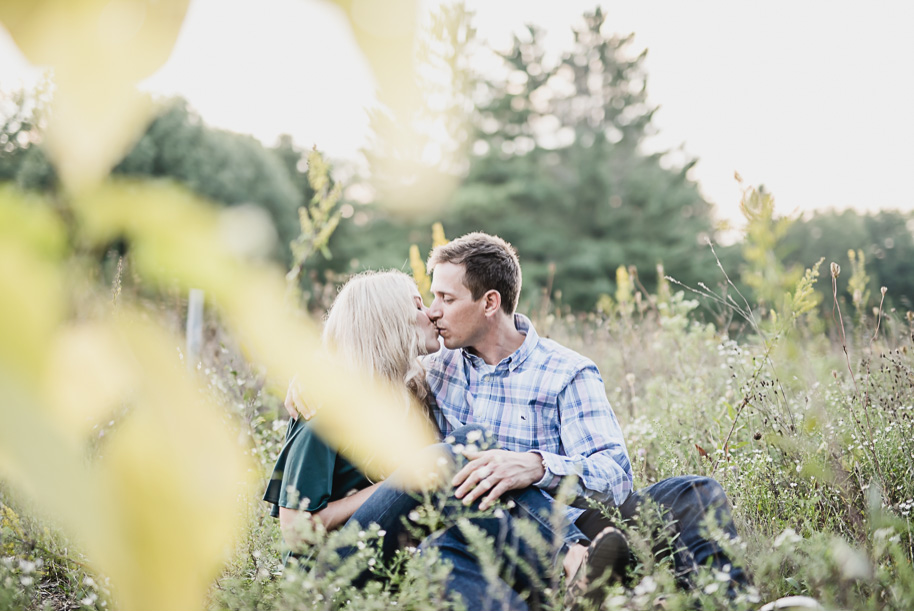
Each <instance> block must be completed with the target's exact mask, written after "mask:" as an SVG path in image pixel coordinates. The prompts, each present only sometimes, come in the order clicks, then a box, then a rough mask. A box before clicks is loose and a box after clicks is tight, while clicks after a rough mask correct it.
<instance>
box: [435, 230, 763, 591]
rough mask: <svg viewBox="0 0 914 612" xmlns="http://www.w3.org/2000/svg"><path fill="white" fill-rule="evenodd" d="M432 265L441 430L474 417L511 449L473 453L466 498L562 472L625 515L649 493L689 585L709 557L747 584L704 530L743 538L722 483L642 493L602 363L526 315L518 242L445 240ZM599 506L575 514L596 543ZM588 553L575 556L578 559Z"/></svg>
mask: <svg viewBox="0 0 914 612" xmlns="http://www.w3.org/2000/svg"><path fill="white" fill-rule="evenodd" d="M428 268H429V272H430V273H432V274H433V280H432V293H433V295H434V301H433V302H432V304H431V306H430V308H429V317H430V318H431V319H432V321H433V322H435V324H436V326H437V327H438V330H439V335H440V336H441V339H442V341H443V344H444V348H443V349H442V350H440V351H439V352H438V353H436V354H434V355H431V356H430V357H429V358H428V360H427V362H426V367H427V380H428V382H429V386H430V387H431V390H432V393H433V394H434V397H435V400H436V402H437V410H436V416H437V419H438V425H439V428H440V429H441V432H442V434H444V435H445V436H447V435H448V433H449V432H450V431H452V430H454V429H455V428H457V427H460V426H462V425H466V424H468V423H475V424H478V425H483V426H484V427H486V428H487V429H488V430H489V431H491V432H492V434H493V435H494V437H495V439H496V441H497V443H498V444H499V445H500V446H501V449H499V450H488V451H483V452H480V453H475V454H472V455H469V456H468V458H469V459H471V461H470V462H469V463H468V464H467V465H466V466H465V467H463V469H461V470H460V471H459V472H458V473H457V474H456V476H455V477H454V479H453V482H452V484H453V486H454V487H456V492H455V495H456V497H457V498H460V499H462V500H464V502H465V503H468V504H469V503H473V502H475V501H477V500H479V507H480V509H485V508H487V507H489V506H490V505H491V504H492V503H494V501H495V500H496V499H498V498H499V497H500V496H502V495H504V494H505V493H506V492H508V491H517V490H522V489H524V488H525V487H528V486H531V485H532V486H534V487H537V488H539V489H541V490H543V491H545V492H547V493H554V492H555V490H556V489H557V487H558V486H559V484H560V482H561V481H562V479H563V477H565V476H572V475H573V476H576V477H577V479H578V485H577V486H578V491H577V493H578V494H579V495H581V496H584V497H589V498H591V499H594V500H596V501H600V502H604V503H606V504H607V505H609V506H615V507H617V508H618V509H619V511H620V514H621V516H622V518H623V519H625V520H629V519H632V518H634V517H635V516H636V515H637V514H638V512H639V509H640V507H641V505H642V504H643V503H644V502H646V501H650V502H653V503H657V504H659V506H660V507H661V509H662V510H663V511H664V513H665V519H666V520H667V521H672V522H673V524H674V525H675V527H676V528H677V531H676V532H675V533H673V534H671V535H672V537H673V540H674V550H675V552H674V563H675V565H676V569H677V571H678V573H679V576H680V577H681V578H682V579H683V582H684V583H686V584H687V583H688V578H689V576H690V575H691V574H693V573H694V572H695V571H697V569H698V567H699V566H701V565H702V564H704V563H706V562H708V563H711V564H712V565H713V566H714V567H716V568H717V569H720V570H723V571H725V572H727V573H729V575H730V577H731V590H734V591H735V589H739V588H742V587H743V586H745V585H746V584H747V579H746V577H745V575H744V573H743V572H742V570H741V569H740V568H737V567H733V565H732V564H731V563H730V562H729V559H727V557H726V555H725V554H724V553H723V551H722V550H721V548H720V546H719V545H718V544H717V543H716V542H712V541H709V540H707V539H706V538H705V537H703V536H702V535H701V525H702V524H703V522H704V520H705V518H706V515H708V513H710V514H711V515H713V517H714V518H715V519H716V521H717V522H718V524H719V525H720V526H721V528H722V529H723V531H724V533H726V534H727V535H728V536H729V537H731V538H733V537H736V531H735V528H734V526H733V523H732V519H731V517H730V511H729V505H728V502H727V499H726V495H725V494H724V492H723V490H722V489H721V487H720V485H719V484H718V483H717V482H716V481H714V480H712V479H709V478H700V477H688V476H687V477H677V478H671V479H667V480H665V481H662V482H660V483H657V484H655V485H653V486H651V487H648V488H647V489H644V490H642V491H639V492H637V493H635V494H632V471H631V463H630V461H629V458H628V453H627V451H626V448H625V442H624V440H623V437H622V432H621V430H620V428H619V424H618V422H617V420H616V418H615V415H614V414H613V411H612V408H611V407H610V405H609V402H608V400H607V398H606V391H605V387H604V384H603V380H602V379H601V377H600V374H599V372H598V370H597V368H596V366H595V365H594V363H593V362H592V361H591V360H589V359H587V358H585V357H582V356H581V355H579V354H577V353H575V352H574V351H571V350H569V349H567V348H565V347H563V346H561V345H559V344H558V343H556V342H553V341H551V340H547V339H543V338H540V337H539V336H538V335H537V333H536V330H535V329H534V328H533V326H532V324H531V323H530V320H529V319H527V318H526V317H524V316H523V315H520V314H515V309H516V307H517V300H518V296H519V294H520V289H521V271H520V265H519V262H518V260H517V256H516V254H515V252H514V249H513V248H512V247H511V246H510V245H509V244H508V243H506V242H505V241H504V240H502V239H500V238H498V237H495V236H489V235H487V234H482V233H473V234H468V235H466V236H463V237H462V238H459V239H457V240H454V241H452V242H450V243H448V244H446V245H444V246H440V247H438V248H436V249H435V250H434V251H433V252H432V254H431V256H430V257H429V261H428ZM595 514H596V515H597V516H598V513H595V512H593V511H591V512H588V513H586V514H585V512H584V511H583V510H580V509H577V508H573V507H568V508H567V509H566V515H567V517H568V518H569V520H570V521H572V522H574V521H579V526H580V527H581V528H582V530H583V531H584V532H585V534H586V535H587V536H588V537H590V538H591V539H594V540H595V541H596V539H597V538H596V537H597V534H598V533H599V532H600V530H602V529H603V528H604V527H605V526H606V522H605V521H603V520H601V519H599V518H597V519H596V520H595V516H594V515H595ZM582 515H584V516H583V517H582ZM619 540H620V538H619V537H618V536H615V535H614V539H613V540H612V541H611V542H610V545H611V546H616V547H618V546H619V545H620V541H619ZM623 545H624V544H623ZM592 548H593V547H592ZM605 548H606V546H604V549H603V550H600V551H597V552H598V553H600V554H603V555H606V554H610V555H611V557H610V559H609V563H616V560H617V559H618V556H617V555H618V551H611V550H610V551H607V550H606V549H605ZM579 550H580V549H572V551H571V553H572V554H573V556H576V557H579V556H580V553H579V552H576V551H579ZM593 552H594V551H593V550H591V553H593ZM625 552H626V555H627V550H626V551H625ZM576 561H577V562H579V561H580V559H579V558H578V559H576ZM603 561H604V562H605V561H606V559H605V558H604V559H603ZM567 566H568V564H567V563H566V567H567ZM600 569H602V568H600ZM596 575H598V574H596ZM572 586H573V587H575V588H581V587H582V586H583V588H584V589H585V590H584V591H583V593H584V594H587V592H586V585H579V584H573V585H572Z"/></svg>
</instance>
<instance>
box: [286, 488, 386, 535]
mask: <svg viewBox="0 0 914 612" xmlns="http://www.w3.org/2000/svg"><path fill="white" fill-rule="evenodd" d="M380 485H381V483H380V482H376V483H375V484H373V485H371V486H370V487H367V488H364V489H362V490H361V491H358V492H357V493H353V494H352V495H350V496H348V497H344V498H343V499H338V500H336V501H332V502H330V503H328V504H327V505H326V506H324V507H323V508H321V509H320V510H318V511H317V512H314V513H311V512H304V511H301V510H295V509H293V508H283V507H280V508H279V527H280V529H281V530H282V537H283V538H284V539H285V541H286V544H288V545H289V547H290V548H292V549H295V548H297V547H298V544H299V535H298V529H296V523H297V522H298V520H299V517H301V516H302V515H304V516H306V517H308V518H309V519H310V520H314V519H318V520H319V521H320V522H321V523H322V524H323V525H324V527H325V528H326V529H327V531H333V530H334V529H338V528H339V527H342V526H343V524H344V523H345V522H346V521H348V520H349V517H350V516H352V515H353V514H354V513H355V511H356V510H358V509H359V507H360V506H361V505H362V504H363V503H365V500H366V499H368V498H369V497H371V494H372V493H374V492H375V489H377V488H378V487H379V486H380Z"/></svg>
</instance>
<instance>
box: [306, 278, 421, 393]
mask: <svg viewBox="0 0 914 612" xmlns="http://www.w3.org/2000/svg"><path fill="white" fill-rule="evenodd" d="M415 291H416V283H415V282H414V281H413V279H412V278H410V277H409V276H407V275H406V274H404V273H403V272H399V271H396V270H388V271H380V272H374V271H372V272H363V273H361V274H358V275H356V276H353V277H352V278H351V279H349V282H347V283H346V284H345V285H344V286H343V288H342V289H341V290H340V292H339V295H337V296H336V299H335V300H334V301H333V305H332V306H330V310H329V312H328V313H327V320H326V323H325V324H324V333H323V340H324V344H325V346H328V347H331V348H333V349H335V350H336V351H338V352H339V354H340V355H341V356H342V357H343V359H344V360H346V361H347V362H349V363H350V364H351V365H353V366H355V367H361V368H365V369H367V370H368V371H370V372H373V373H374V374H375V375H377V376H380V377H382V378H383V379H386V380H388V381H390V382H391V383H394V384H397V383H399V384H404V385H405V386H406V389H407V390H408V391H409V392H410V393H412V394H413V395H414V396H415V398H416V399H417V400H419V402H420V403H421V404H423V405H424V404H425V399H426V397H427V396H428V386H427V384H426V382H425V368H423V367H422V363H421V362H420V361H419V355H420V354H422V353H424V352H425V343H424V342H423V341H422V340H421V337H420V330H419V328H418V326H417V325H416V302H415V298H414V296H415V295H416V293H415Z"/></svg>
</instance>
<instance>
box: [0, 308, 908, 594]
mask: <svg viewBox="0 0 914 612" xmlns="http://www.w3.org/2000/svg"><path fill="white" fill-rule="evenodd" d="M648 298H649V299H648ZM689 298H690V296H687V295H686V294H684V293H681V292H680V293H676V294H672V295H667V296H666V297H664V298H658V297H657V296H648V297H647V298H644V300H643V301H642V302H640V303H639V304H638V305H637V307H635V308H629V309H627V310H618V311H616V312H609V313H600V314H597V313H591V314H587V315H572V314H568V313H562V312H561V311H560V310H556V309H554V307H553V306H551V305H550V306H549V307H548V308H543V309H541V311H540V315H539V316H537V320H536V321H535V323H536V326H537V329H538V330H539V331H540V333H541V335H543V336H548V337H551V338H553V339H555V340H557V341H559V342H562V343H563V344H566V345H568V346H570V347H572V348H574V349H575V350H578V351H579V352H581V353H583V354H585V355H587V356H589V357H591V358H592V359H593V360H594V361H595V362H596V363H597V365H598V366H599V368H600V370H601V372H602V374H603V377H604V381H605V383H606V388H607V394H608V396H609V398H610V401H611V403H612V405H613V407H614V409H615V411H616V414H617V416H618V418H619V420H620V422H621V424H622V428H623V431H624V433H625V437H626V442H627V445H628V450H629V453H630V456H631V458H632V462H633V468H634V473H635V486H636V487H639V488H640V487H644V486H647V485H649V484H651V483H653V482H657V481H658V480H661V479H663V478H666V477H669V476H675V475H680V474H701V475H709V476H713V477H714V478H716V479H718V480H719V481H720V482H721V484H722V485H723V486H724V488H725V490H726V491H727V494H728V495H729V497H730V500H731V503H732V506H733V514H734V518H735V520H736V523H737V527H738V531H739V534H740V537H739V539H738V540H737V541H733V542H727V543H726V545H727V547H728V548H729V549H730V552H731V556H732V558H733V559H735V560H737V561H738V562H740V563H742V564H743V565H744V566H745V567H746V568H747V569H748V571H749V573H750V575H751V576H752V579H753V583H754V586H755V589H756V591H757V592H756V593H754V594H752V593H750V594H749V596H748V597H742V598H741V599H738V600H737V601H735V602H734V601H729V600H727V599H726V597H725V595H724V591H725V588H724V586H725V585H724V582H723V577H722V576H718V575H715V574H714V573H713V572H710V571H706V572H703V573H702V574H701V575H700V576H699V577H698V578H697V579H696V581H695V585H694V588H692V589H690V590H688V591H685V590H682V589H681V588H679V587H678V586H677V584H676V580H675V578H674V576H673V573H672V571H671V567H670V561H669V559H668V558H666V559H665V558H655V557H654V555H653V554H652V553H651V549H652V548H653V544H654V542H653V541H652V538H651V533H652V531H653V527H654V526H652V525H650V524H645V525H641V526H638V527H635V528H632V529H630V530H629V533H628V535H629V539H630V542H631V545H632V548H633V550H634V552H635V554H636V556H637V558H638V565H637V566H636V568H635V569H634V570H633V572H632V576H631V580H630V581H629V582H628V583H627V584H626V585H610V586H609V587H608V589H607V592H606V599H605V600H604V603H603V607H605V608H609V609H651V608H658V607H664V608H666V609H670V608H678V607H689V608H695V607H698V608H705V609H725V608H733V607H736V608H745V609H755V608H757V607H758V606H759V605H760V604H761V603H764V602H765V601H769V600H774V599H777V598H779V597H783V596H787V595H809V596H812V597H814V598H816V599H817V600H819V601H820V602H821V603H822V605H824V606H825V607H826V608H846V609H911V608H912V607H914V569H912V557H914V531H912V527H911V512H912V510H914V477H912V476H914V447H912V445H911V443H910V440H911V439H912V434H914V431H912V428H914V340H912V329H914V323H912V321H911V320H910V317H908V318H906V317H904V316H902V315H900V314H899V313H896V312H887V313H882V312H880V313H879V325H880V327H879V331H878V333H876V328H875V326H876V318H875V317H874V316H873V315H872V314H871V313H859V312H855V313H854V315H856V316H853V317H845V323H846V324H847V325H848V328H847V329H846V330H845V333H844V334H843V335H842V334H840V333H839V332H838V331H837V330H836V329H835V325H834V323H831V322H830V323H831V327H830V328H829V327H826V325H825V324H824V323H823V321H822V320H821V318H819V317H817V316H816V315H815V314H814V313H812V314H811V315H806V316H803V317H798V318H797V319H796V320H794V321H792V322H791V323H790V324H789V325H787V326H786V327H784V328H783V329H780V331H775V330H773V329H771V328H769V329H765V328H764V326H759V328H758V329H755V328H753V326H749V325H747V326H745V327H744V328H743V329H738V328H736V327H735V326H734V325H733V324H731V325H729V326H727V327H726V328H722V327H721V326H719V325H717V324H714V323H709V322H705V321H703V320H702V318H703V316H702V313H701V311H700V310H699V307H700V301H699V300H694V299H689ZM838 306H839V307H840V306H841V304H839V305H838ZM845 308H846V307H845ZM847 319H851V320H852V321H854V323H853V327H851V323H849V322H848V321H847ZM826 329H830V330H831V331H826ZM731 334H732V336H731ZM844 347H846V350H847V355H846V356H845V352H844ZM198 373H199V374H200V375H201V381H202V385H203V386H204V388H205V389H206V391H207V392H209V393H212V394H213V395H215V396H216V397H218V398H219V399H220V400H221V402H222V404H223V405H225V406H226V407H227V409H228V411H229V414H230V415H231V417H232V418H233V419H236V420H237V421H239V422H241V423H242V424H243V426H244V428H245V429H246V430H247V431H248V433H249V439H248V440H247V441H244V442H242V443H243V444H245V446H246V448H247V449H248V452H249V453H251V454H252V455H253V456H254V457H255V459H256V463H257V465H258V466H259V468H260V469H262V478H263V479H264V481H265V479H266V478H267V476H268V472H269V471H270V469H271V468H272V464H273V461H274V459H275V456H276V454H277V452H278V451H279V448H280V447H281V445H282V441H283V435H284V431H285V415H284V411H283V409H282V406H281V398H279V397H276V396H275V395H272V394H270V393H267V392H266V390H265V389H264V388H263V378H264V377H263V372H262V371H261V370H259V369H258V368H257V367H254V366H251V365H250V364H247V363H246V362H245V361H244V359H243V358H242V357H241V351H239V350H238V348H237V347H235V346H234V345H233V343H232V339H231V337H230V336H228V335H227V334H226V333H225V332H224V331H223V330H222V328H220V327H219V326H217V325H216V324H214V323H211V324H210V326H209V327H208V329H207V341H206V346H205V349H204V352H203V356H202V361H201V364H200V365H199V368H198ZM0 503H2V506H0V510H2V512H3V514H2V517H0V533H2V540H0V546H2V550H0V553H2V558H0V607H4V608H11V609H39V608H45V609H48V608H50V609H64V608H68V609H106V608H107V607H108V606H109V605H113V604H110V599H111V598H110V597H109V596H108V591H107V587H106V586H105V579H104V577H102V576H98V575H97V574H95V573H93V572H92V570H91V569H90V568H91V564H90V563H89V562H88V560H86V559H84V558H82V557H81V555H80V554H79V552H78V546H74V545H73V544H72V543H70V542H67V540H66V538H64V537H63V536H62V535H60V534H59V533H57V532H55V531H54V530H53V529H49V528H48V526H47V523H46V522H44V521H42V520H41V519H40V517H39V516H38V515H36V514H35V513H33V512H29V510H28V509H27V508H25V507H23V506H22V505H21V504H20V503H18V502H17V500H16V499H15V498H14V497H12V496H11V495H9V494H8V493H7V492H5V491H2V490H0ZM424 512H425V514H424V515H423V517H424V519H423V520H426V521H427V522H429V523H430V524H434V523H435V522H436V520H437V519H436V517H435V516H434V514H435V512H436V510H435V508H434V507H431V506H429V507H427V508H426V509H425V511H424ZM710 535H712V536H713V535H714V533H713V530H712V532H711V534H710ZM525 537H530V538H535V537H536V535H535V534H533V533H529V534H526V535H525ZM306 539H307V541H309V542H310V543H311V546H312V549H313V550H314V551H316V554H315V555H314V556H313V557H312V558H311V559H309V560H306V562H304V563H303V564H302V567H300V568H295V567H292V568H285V569H284V568H283V565H282V558H281V557H282V538H281V536H280V534H279V528H278V522H277V521H276V520H275V519H272V518H270V517H269V516H268V515H267V505H266V504H265V503H263V502H261V501H260V500H259V498H258V497H257V496H252V497H251V499H250V500H249V504H248V513H247V528H246V530H245V533H244V536H243V537H242V538H240V539H239V541H238V543H237V544H236V548H235V549H234V552H233V554H232V557H231V560H230V562H229V563H228V564H227V566H226V568H225V571H224V573H223V575H222V576H221V577H220V578H219V579H218V580H217V581H216V582H215V583H214V584H213V586H212V589H211V594H210V601H209V605H210V606H211V607H212V608H214V609H277V608H279V609H289V608H305V609H420V608H422V609H426V608H431V609H459V608H460V606H461V602H460V601H459V599H451V598H449V597H448V595H447V593H446V592H445V590H444V588H443V580H444V577H445V575H446V572H447V567H446V565H444V564H442V563H440V562H438V561H437V559H436V558H435V556H434V554H417V552H416V550H415V549H413V548H408V549H405V550H403V551H401V553H400V554H399V556H398V558H397V559H396V561H395V562H394V563H393V564H392V565H391V566H387V567H384V566H382V564H381V563H380V560H379V557H378V554H377V533H376V532H375V531H372V530H371V529H369V530H367V531H363V532H360V531H358V530H344V531H340V532H335V533H326V532H324V531H322V530H319V529H318V530H311V532H309V533H308V534H306ZM345 544H356V545H357V546H358V547H359V555H357V557H356V559H355V560H352V561H350V562H349V563H347V564H343V565H342V566H340V565H339V564H338V559H336V558H335V557H334V553H333V551H334V550H335V549H336V548H338V547H340V546H343V545H345ZM537 544H539V545H542V546H545V544H544V543H537ZM473 546H474V547H475V549H477V550H478V552H479V555H480V557H481V558H483V559H484V562H485V563H486V564H488V565H487V566H486V567H487V568H488V570H487V571H489V572H490V573H492V574H493V575H497V574H498V572H499V571H500V568H502V567H503V566H504V565H505V559H504V558H503V557H501V556H499V555H496V554H495V553H494V552H493V550H492V549H491V544H490V543H487V542H486V541H485V540H484V538H477V539H475V540H474V541H473ZM176 554H177V553H176ZM366 566H370V567H372V568H373V569H374V571H375V573H376V574H377V576H378V577H379V580H378V581H376V582H373V583H370V584H369V586H368V587H366V588H363V589H356V588H353V587H352V586H351V585H350V584H349V581H350V580H351V578H352V577H353V576H354V575H355V574H356V573H357V572H358V571H359V570H360V569H361V568H363V567H366ZM539 579H540V580H541V581H542V586H543V587H544V588H545V589H546V597H545V599H544V600H543V601H541V602H540V605H542V607H544V608H546V609H561V608H562V607H563V603H562V602H563V595H564V585H563V580H562V578H561V576H560V574H559V573H558V572H556V573H554V574H550V575H548V576H540V577H539Z"/></svg>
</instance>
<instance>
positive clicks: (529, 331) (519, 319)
mask: <svg viewBox="0 0 914 612" xmlns="http://www.w3.org/2000/svg"><path fill="white" fill-rule="evenodd" d="M514 327H515V328H516V329H517V331H519V332H520V333H522V334H524V336H525V337H524V342H523V344H521V345H520V347H518V349H517V350H516V351H514V352H513V353H511V354H510V355H508V356H507V357H505V358H504V359H502V360H501V361H500V362H499V363H498V365H496V366H495V369H496V370H497V369H500V368H502V367H507V368H508V370H510V371H512V372H513V371H514V370H516V369H517V368H518V367H519V366H520V365H521V364H522V363H523V362H524V361H525V360H526V359H527V357H529V356H530V354H531V353H532V352H533V349H534V348H536V345H537V344H538V343H539V340H540V337H539V335H538V334H537V333H536V330H535V329H534V328H533V323H531V322H530V319H528V318H527V317H526V316H524V315H522V314H519V313H515V314H514ZM460 350H461V352H462V353H463V357H464V359H468V360H469V361H470V363H472V364H473V365H474V366H481V365H483V364H485V365H487V366H488V364H486V363H485V361H483V359H482V358H481V357H478V356H476V355H474V354H473V353H471V352H470V351H468V350H467V349H466V348H462V349H460ZM488 367H491V366H488Z"/></svg>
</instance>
